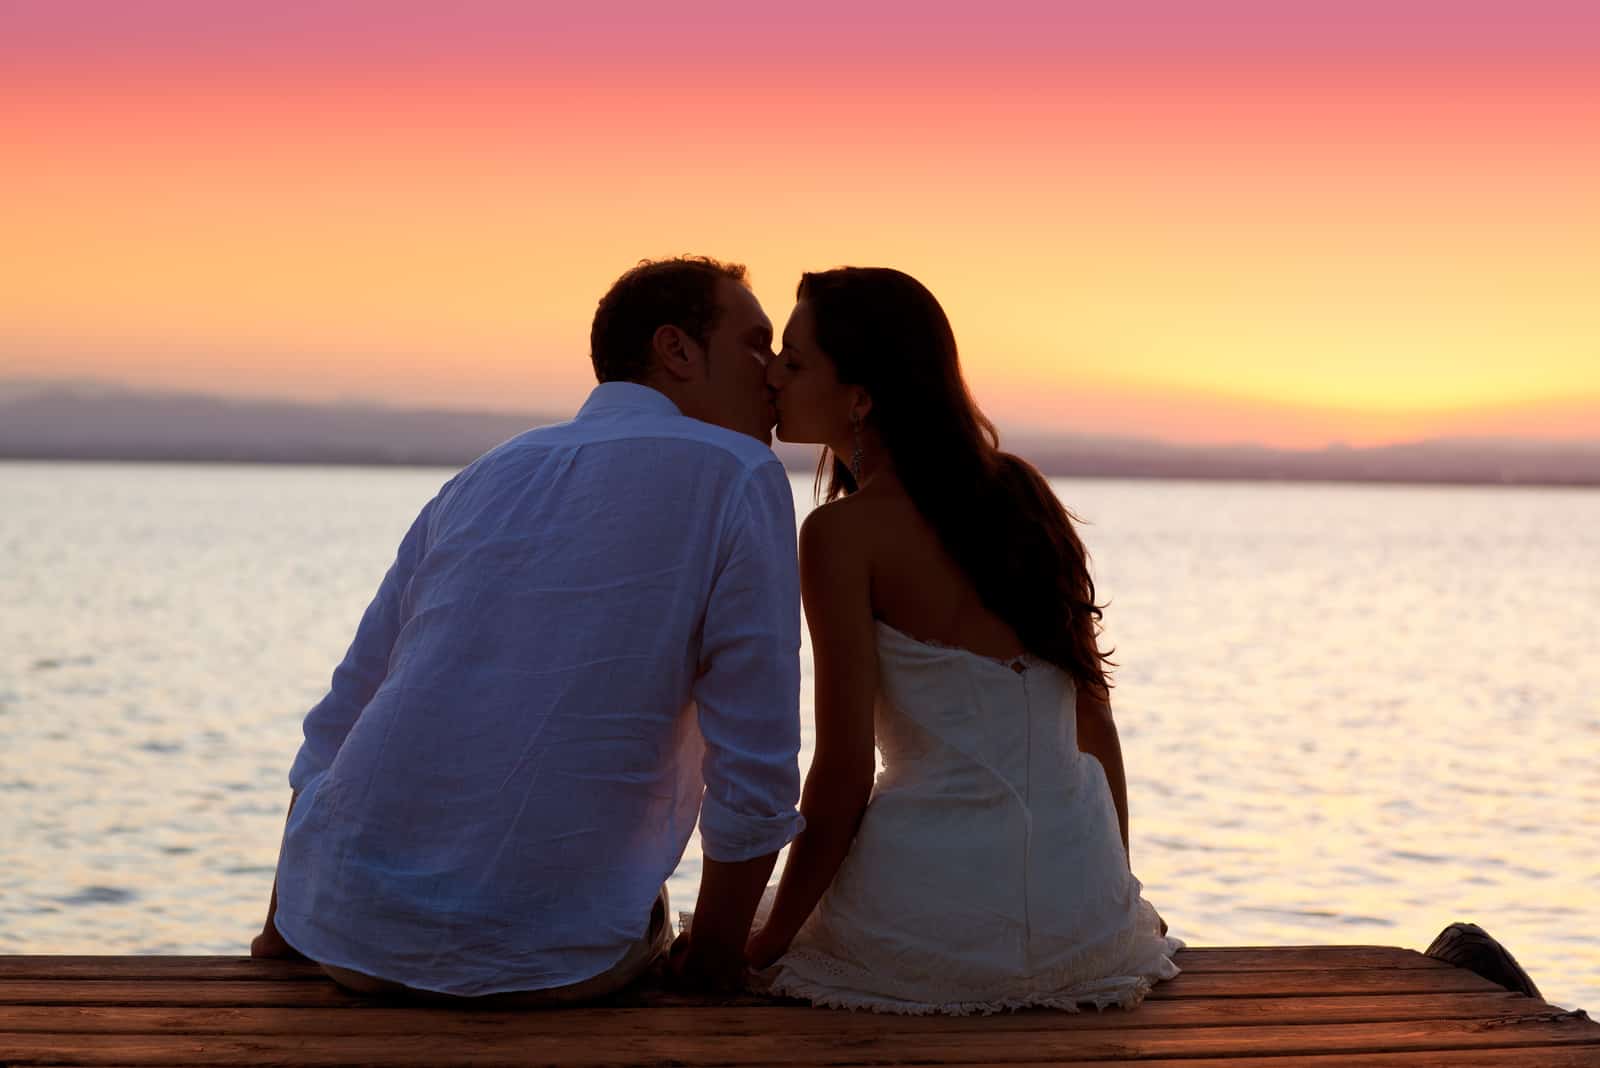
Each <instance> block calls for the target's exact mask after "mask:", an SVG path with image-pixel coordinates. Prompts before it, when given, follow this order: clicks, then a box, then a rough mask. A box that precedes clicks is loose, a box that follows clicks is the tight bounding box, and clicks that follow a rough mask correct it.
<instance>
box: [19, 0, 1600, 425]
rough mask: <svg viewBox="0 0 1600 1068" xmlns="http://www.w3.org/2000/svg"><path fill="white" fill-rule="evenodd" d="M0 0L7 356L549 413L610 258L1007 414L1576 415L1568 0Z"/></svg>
mask: <svg viewBox="0 0 1600 1068" xmlns="http://www.w3.org/2000/svg"><path fill="white" fill-rule="evenodd" d="M568 6H569V7H570V8H571V10H564V11H560V12H555V13H551V12H550V11H548V10H547V9H546V5H530V4H513V3H465V4H455V5H448V6H446V5H439V4H432V3H430V4H421V3H385V4H378V3H344V4H339V5H329V6H328V7H327V8H325V9H322V8H312V7H310V6H305V5H266V4H255V3H238V4H226V5H218V4H211V3H204V4H203V3H140V4H126V3H109V2H108V3H73V2H60V3H43V2H33V3H22V4H18V3H12V4H10V5H8V6H6V7H5V8H4V9H3V10H0V66H3V67H4V68H5V69H6V70H7V75H6V76H7V79H8V91H7V99H8V107H7V108H6V109H5V110H4V111H0V147H3V148H4V150H5V153H6V155H7V157H8V163H7V165H6V166H5V167H4V168H0V229H4V231H5V232H6V233H7V234H8V238H9V243H10V245H11V247H12V251H13V255H11V256H10V257H7V258H5V260H4V261H3V262H0V291H4V292H6V293H7V294H8V298H9V299H8V300H7V301H6V302H4V303H0V377H7V376H10V377H52V376H55V377H88V378H103V379H116V380H119V381H123V382H127V383H129V384H133V385H143V386H153V387H162V388H167V387H180V388H190V389H200V390H208V391H217V392H228V393H238V394H273V395H288V396H295V397H305V398H313V399H316V398H324V399H325V398H332V397H348V396H362V397H369V398H373V399H379V400H384V401H390V402H395V403H407V404H411V403H436V404H445V405H451V406H476V405H483V404H492V405H494V406H496V407H528V408H541V409H546V410H548V409H550V408H556V409H561V408H565V407H570V406H572V405H575V404H576V403H577V402H578V401H579V400H581V397H582V395H583V392H584V391H585V390H586V388H587V385H588V380H587V378H586V376H587V361H586V360H585V359H584V352H585V349H584V344H585V339H586V336H587V328H588V316H589V314H590V312H591V310H592V308H593V304H594V301H595V299H596V298H597V297H598V295H599V293H600V292H601V291H602V290H603V289H604V287H605V286H606V284H607V283H608V282H609V281H610V279H612V278H613V277H615V275H616V274H618V273H619V272H620V271H621V270H622V269H624V268H625V267H627V266H628V265H629V264H631V263H632V262H633V261H635V260H636V259H638V258H639V257H641V256H650V255H665V254H672V253H676V252H681V251H704V252H709V253H712V254H715V255H719V256H724V257H728V258H733V259H738V260H742V261H744V262H747V263H748V264H750V266H751V268H752V272H753V275H754V280H755V286H756V290H757V294H758V296H760V297H761V299H762V300H763V302H764V303H765V304H766V305H767V307H768V310H769V312H770V313H771V314H772V315H773V316H774V318H775V319H777V320H779V322H780V323H781V320H782V318H783V316H784V315H785V314H786V313H787V310H788V305H789V300H790V296H791V294H792V287H793V282H794V279H795V277H796V276H797V275H798V274H799V272H800V271H802V270H809V269H816V268H819V267H826V266H831V265H833V264H836V263H841V262H854V263H885V264H889V265H892V266H898V267H901V268H903V269H906V270H908V271H911V272H912V273H913V274H916V275H918V276H919V277H920V278H922V279H923V280H924V281H926V282H927V283H928V284H929V285H930V287H931V288H932V289H933V290H934V292H935V293H936V294H938V295H939V296H940V298H941V299H942V300H943V301H944V303H945V304H946V307H947V309H948V310H949V311H950V313H951V316H952V320H953V321H954V322H955V325H956V327H957V332H958V337H959V338H960V339H961V341H962V345H963V352H964V356H965V359H966V361H967V369H968V375H969V378H970V379H971V380H972V382H973V384H974V388H975V389H976V391H977V393H978V396H979V399H980V401H981V402H983V403H984V404H985V405H987V406H988V407H989V408H990V409H991V410H992V413H993V414H994V415H995V416H996V417H997V418H998V419H1000V420H1001V422H1003V423H1006V422H1010V423H1014V424H1028V425H1039V426H1049V427H1055V428H1059V429H1063V430H1089V431H1093V432H1125V433H1132V434H1150V435H1157V436H1165V437H1174V438H1177V439H1180V440H1194V441H1216V440H1259V441H1263V442H1268V443H1273V444H1299V445H1316V444H1321V443H1326V442H1328V441H1336V440H1342V441H1351V442H1357V443H1362V442H1379V441H1390V440H1400V439H1404V438H1408V437H1412V436H1416V435H1419V434H1433V433H1470V434H1479V433H1496V434H1500V433H1510V434H1520V435H1535V436H1561V437H1570V436H1600V432H1591V431H1590V428H1593V427H1600V369H1597V365H1600V308H1597V306H1596V305H1597V302H1596V301H1595V300H1594V299H1593V294H1594V293H1595V292H1597V291H1600V197H1596V196H1595V194H1594V190H1595V189H1597V188H1600V6H1596V5H1594V4H1580V3H1551V2H1527V3H1518V4H1511V3H1495V4H1490V3H1468V2H1459V3H1382V4H1380V3H1373V2H1366V0H1362V2H1351V3H1344V4H1338V5H1334V4H1315V5H1311V4H1284V3H1261V2H1237V0H1234V2H1227V0H1224V2H1215V3H1207V4H1203V5H1202V4H1191V3H1150V2H1131V3H1119V4H1116V5H1105V4H1095V5H1089V4H1073V3H1067V4H1044V3H1033V4H1028V3H1005V2H1001V3H991V4H985V5H983V6H982V8H981V17H976V16H975V15H974V9H973V8H972V6H971V5H939V4H934V5H928V4H905V3H901V4H869V3H853V4H843V3H820V4H811V5H805V6H793V5H788V6H784V7H783V8H782V9H780V10H778V11H777V12H776V13H773V11H772V10H771V9H769V8H765V7H758V6H755V5H734V4H699V5H694V4H691V5H687V6H681V5H680V6H674V7H672V8H671V9H670V10H669V9H666V8H663V7H661V6H659V5H653V4H651V5H646V4H632V5H610V6H606V7H604V8H589V7H583V8H581V10H580V9H579V6H578V5H568Z"/></svg>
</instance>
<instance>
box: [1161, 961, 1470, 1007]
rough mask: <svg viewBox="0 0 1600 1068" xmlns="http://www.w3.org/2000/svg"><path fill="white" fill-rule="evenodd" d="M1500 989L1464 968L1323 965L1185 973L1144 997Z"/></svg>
mask: <svg viewBox="0 0 1600 1068" xmlns="http://www.w3.org/2000/svg"><path fill="white" fill-rule="evenodd" d="M1500 989H1501V988H1500V987H1498V986H1496V985H1495V984H1494V983H1491V982H1489V980H1487V979H1484V978H1483V977H1481V976H1478V975H1474V974H1473V973H1472V972H1469V971H1467V970H1465V969H1464V968H1448V969H1444V970H1434V969H1431V968H1430V969H1421V968H1417V969H1407V968H1397V969H1394V970H1393V971H1376V970H1373V969H1367V968H1329V969H1325V970H1321V971H1314V970H1306V971H1286V972H1209V973H1208V972H1198V973H1193V972H1185V973H1184V974H1183V975H1180V976H1178V977H1177V978H1176V979H1169V980H1167V981H1166V982H1164V983H1157V984H1156V986H1155V989H1153V990H1151V991H1150V998H1151V999H1153V1000H1157V1001H1162V1000H1167V999H1171V998H1194V997H1205V998H1227V997H1246V998H1259V997H1290V996H1294V995H1309V996H1325V995H1331V994H1470V993H1474V992H1481V993H1493V992H1496V991H1499V990H1500Z"/></svg>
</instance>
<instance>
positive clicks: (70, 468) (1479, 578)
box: [0, 464, 1600, 1010]
mask: <svg viewBox="0 0 1600 1068" xmlns="http://www.w3.org/2000/svg"><path fill="white" fill-rule="evenodd" d="M448 474H449V472H446V471H441V470H436V469H405V470H383V469H376V470H375V469H351V468H273V467H248V466H159V465H152V466H142V465H141V466H131V465H129V466H122V465H92V464H77V465H74V464H62V465H29V464H0V739H3V748H0V843H3V849H0V952H36V953H57V952H151V953H238V952H243V951H244V949H245V947H246V945H247V943H248V940H249V938H250V937H251V935H252V934H254V933H255V931H256V930H258V929H259V926H260V922H261V916H262V910H263V908H264V906H265V903H266V897H267V892H268V889H269V887H270V884H271V879H272V870H273V863H274V860H275V857H276V851H277V843H278V837H279V834H280V833H281V831H282V821H283V811H284V806H285V805H286V804H287V802H288V788H287V785H286V783H285V778H284V777H285V774H286V771H287V768H288V765H289V761H290V759H291V757H292V756H293V753H294V750H295V747H296V745H297V742H298V737H299V721H300V717H301V715H302V714H303V713H304V711H305V710H306V709H307V708H308V707H309V706H310V705H311V704H312V703H313V702H315V701H316V700H317V699H318V698H319V697H320V696H321V694H322V692H323V688H324V686H325V685H326V682H327V678H328V675H329V673H330V671H331V669H332V667H333V665H334V663H335V662H336V661H337V659H338V658H339V656H340V655H341V654H342V653H343V651H344V648H345V646H346V644H347V643H348V641H349V638H350V636H351V634H352V632H353V630H354V627H355V624H356V621H357V620H358V618H359V617H360V615H361V612H362V609H363V608H364V607H365V605H366V601H367V599H368V598H369V597H370V596H371V594H372V591H373V590H374V589H375V588H376V585H377V583H378V580H379V579H380V578H381V576H382V574H383V572H384V570H385V569H386V568H387V566H388V563H389V560H390V558H391V556H392V554H393V551H394V547H395V545H396V543H397V542H398V539H399V537H400V535H401V534H402V533H403V531H404V530H405V528H406V526H407V525H408V524H409V522H410V520H411V518H412V516H413V515H414V513H415V512H416V510H417V509H418V508H419V507H420V506H421V504H422V503H423V502H424V501H425V500H426V499H427V498H428V497H429V496H430V495H431V494H432V493H433V492H434V490H435V489H437V487H438V486H439V484H440V483H441V482H442V481H443V480H444V479H445V478H446V477H447V476H448ZM1055 485H1056V489H1057V491H1058V492H1059V493H1060V494H1061V496H1062V498H1063V499H1064V500H1066V501H1067V502H1068V503H1069V504H1070V505H1071V506H1072V507H1073V508H1075V509H1076V510H1077V511H1078V512H1079V514H1080V515H1081V516H1082V517H1083V518H1084V519H1085V520H1086V521H1087V522H1088V525H1087V526H1086V527H1085V530H1084V533H1085V537H1086V540H1087V541H1088V543H1089V544H1090V546H1091V548H1092V550H1093V551H1094V553H1095V562H1096V573H1097V576H1098V579H1099V582H1100V588H1101V591H1102V594H1103V595H1104V596H1105V597H1108V598H1109V599H1110V600H1111V602H1112V604H1111V608H1110V610H1109V612H1108V616H1107V623H1108V630H1109V633H1110V637H1111V641H1112V642H1113V643H1114V644H1115V645H1116V646H1117V657H1116V658H1117V660H1118V661H1119V662H1120V663H1121V664H1122V665H1123V667H1122V669H1121V672H1120V674H1119V680H1120V685H1119V687H1118V689H1117V691H1116V706H1117V710H1118V721H1119V723H1120V724H1121V727H1122V732H1123V744H1124V748H1125V751H1126V755H1127V761H1128V768H1129V779H1130V784H1131V786H1130V789H1131V797H1132V806H1133V856H1134V865H1135V868H1136V870H1137V871H1138V873H1139V875H1140V877H1141V878H1142V879H1143V880H1144V881H1145V884H1146V887H1147V893H1148V896H1149V897H1150V898H1151V900H1152V901H1154V902H1155V903H1156V905H1157V907H1158V908H1159V909H1160V910H1161V911H1162V913H1163V914H1164V915H1165V916H1166V917H1167V918H1168V920H1169V921H1170V922H1171V923H1172V926H1173V929H1174V933H1176V934H1179V935H1181V936H1182V937H1184V938H1186V939H1188V940H1189V941H1190V942H1191V943H1196V944H1264V943H1266V944H1270V943H1334V942H1342V943H1350V942H1360V943H1382V944H1393V945H1403V946H1412V947H1416V948H1423V947H1425V946H1426V945H1427V943H1428V942H1429V941H1430V940H1431V939H1432V937H1433V936H1434V935H1435V934H1436V933H1438V931H1439V930H1440V929H1441V928H1442V927H1443V926H1444V925H1445V924H1447V923H1449V922H1451V921H1453V920H1457V919H1466V920H1472V921H1475V922H1477V923H1480V924H1482V925H1483V926H1484V927H1486V928H1487V929H1488V930H1489V931H1490V932H1491V933H1493V934H1494V935H1495V936H1496V937H1498V938H1499V939H1500V940H1501V941H1503V942H1504V943H1505V944H1506V945H1507V946H1509V947H1510V948H1511V950H1512V951H1513V952H1514V953H1516V954H1517V956H1518V957H1519V958H1520V959H1521V961H1522V963H1523V964H1524V966H1525V967H1526V968H1527V969H1528V971H1529V972H1530V973H1531V974H1532V975H1533V977H1534V979H1535V980H1536V981H1537V982H1538V983H1539V984H1540V985H1541V987H1542V988H1543V990H1544V993H1545V995H1546V996H1547V997H1548V998H1550V999H1551V1000H1553V1001H1555V1002H1557V1003H1559V1004H1563V1005H1567V1006H1569V1007H1570V1006H1575V1005H1582V1006H1585V1007H1587V1008H1589V1009H1591V1010H1593V1009H1597V1008H1600V622H1597V621H1600V492H1584V491H1572V492H1567V491H1547V490H1504V489H1476V488H1474V489H1430V488H1376V487H1353V486H1314V487H1313V486H1292V485H1260V484H1228V483H1223V484H1207V483H1185V482H1146V481H1127V482H1118V481H1095V480H1082V481H1078V480H1063V481H1058V482H1056V483H1055ZM795 492H796V501H797V504H798V505H799V506H800V507H801V510H802V511H803V510H804V508H805V507H806V504H807V502H808V501H809V480H799V479H797V480H796V482H795ZM808 661H809V654H808ZM809 707H810V692H809V683H808V687H807V692H806V694H805V696H804V701H803V711H805V712H806V714H807V716H808V717H809ZM697 871H698V860H697V857H696V854H695V847H693V846H691V851H690V854H689V856H688V857H687V858H686V860H685V863H684V865H683V867H682V868H681V869H680V870H679V872H678V873H677V875H675V876H674V879H673V882H672V884H671V887H672V891H673V894H674V897H675V902H676V903H678V904H681V905H682V906H683V907H689V905H690V904H691V902H692V899H693V896H694V892H695V886H696V882H697Z"/></svg>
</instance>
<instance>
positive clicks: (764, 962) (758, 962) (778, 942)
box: [744, 924, 793, 971]
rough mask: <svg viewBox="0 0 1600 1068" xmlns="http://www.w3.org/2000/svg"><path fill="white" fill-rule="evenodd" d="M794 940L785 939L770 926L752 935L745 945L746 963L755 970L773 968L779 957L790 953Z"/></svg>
mask: <svg viewBox="0 0 1600 1068" xmlns="http://www.w3.org/2000/svg"><path fill="white" fill-rule="evenodd" d="M792 941H793V939H792V938H784V937H783V936H782V935H780V934H779V933H778V932H777V931H774V930H773V929H772V926H771V925H770V924H769V925H767V926H765V927H762V928H761V929H760V930H758V931H755V932H754V933H752V934H751V935H750V941H748V942H746V943H745V945H744V962H745V963H746V964H747V965H749V966H750V967H751V968H752V969H753V970H755V971H760V970H761V969H762V968H768V967H771V966H772V965H773V964H774V963H775V962H776V961H777V959H778V958H779V957H781V956H783V955H784V954H785V953H787V952H789V943H790V942H792Z"/></svg>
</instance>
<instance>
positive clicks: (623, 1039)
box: [0, 1016, 1600, 1068]
mask: <svg viewBox="0 0 1600 1068" xmlns="http://www.w3.org/2000/svg"><path fill="white" fill-rule="evenodd" d="M1560 1045H1571V1046H1579V1047H1581V1048H1582V1049H1583V1050H1584V1051H1585V1052H1586V1053H1588V1054H1589V1055H1590V1056H1591V1057H1592V1058H1594V1059H1596V1060H1600V1025H1595V1024H1593V1023H1589V1022H1587V1021H1584V1020H1578V1019H1574V1018H1572V1017H1570V1016H1569V1017H1566V1018H1564V1019H1550V1020H1548V1021H1541V1022H1530V1021H1518V1022H1515V1023H1513V1024H1508V1025H1505V1026H1495V1025H1493V1024H1492V1023H1491V1022H1488V1021H1480V1020H1474V1021H1456V1020H1440V1021H1429V1022H1425V1023H1415V1022H1408V1023H1383V1024H1340V1025H1307V1026H1302V1027H1272V1026H1264V1027H1217V1028H1199V1029H1184V1030H1181V1031H1175V1032H1162V1031H1151V1030H1137V1031H1134V1030H1130V1031H1120V1032H1113V1031H1085V1032H1077V1033H1071V1032H1053V1031H1024V1032H1012V1033H1008V1034H1007V1035H1006V1036H1005V1038H1004V1041H1003V1042H997V1041H996V1038H995V1036H994V1035H992V1034H985V1033H982V1032H967V1033H956V1034H947V1035H940V1036H936V1037H920V1036H909V1035H905V1034H887V1035H877V1034H850V1035H826V1036H824V1035H815V1036H807V1037H806V1038H805V1039H804V1040H802V1041H797V1040H796V1039H795V1038H794V1037H793V1036H790V1035H786V1034H772V1033H768V1034H761V1035H732V1036H730V1035H714V1034H712V1035H701V1036H679V1035H641V1034H636V1033H635V1034H622V1035H588V1036H581V1037H579V1036H542V1035H516V1036H485V1035H466V1034H448V1035H441V1034H437V1033H423V1034H390V1035H381V1036H379V1035H342V1036H333V1035H226V1036H222V1035H219V1036H193V1035H125V1034H110V1035H98V1034H97V1035H71V1036H61V1035H40V1034H3V1035H0V1062H5V1063H9V1064H16V1065H24V1064H38V1063H52V1064H78V1065H112V1064H117V1065H149V1064H216V1065H234V1064H254V1063H261V1062H263V1061H267V1062H290V1063H294V1064H297V1065H304V1066H306V1068H318V1066H336V1065H368V1064H372V1065H379V1064H381V1065H392V1066H395V1068H409V1066H413V1065H415V1066H427V1065H435V1066H448V1065H458V1064H459V1065H499V1064H506V1065H510V1064H526V1063H530V1062H531V1063H554V1064H563V1065H573V1066H588V1068H599V1066H603V1065H633V1064H663V1063H680V1064H681V1063H691V1064H726V1065H739V1064H853V1063H862V1062H866V1063H872V1064H973V1063H996V1062H1001V1063H1004V1062H1010V1063H1016V1062H1053V1063H1077V1062H1083V1061H1090V1062H1093V1061H1110V1062H1116V1061H1127V1060H1144V1059H1155V1058H1173V1057H1178V1058H1207V1057H1210V1058H1223V1057H1234V1058H1242V1057H1267V1056H1270V1057H1279V1058H1281V1057H1288V1056H1294V1057H1302V1056H1314V1055H1319V1054H1320V1055H1326V1054H1333V1053H1342V1054H1359V1053H1397V1052H1407V1051H1418V1052H1429V1051H1441V1050H1450V1051H1460V1050H1473V1049H1478V1050H1486V1049H1488V1050H1497V1051H1502V1052H1507V1051H1515V1050H1516V1049H1517V1048H1518V1047H1526V1046H1560ZM1278 1063H1279V1064H1280V1065H1281V1064H1283V1063H1284V1062H1282V1061H1281V1060H1280V1061H1279V1062H1278ZM1346 1063H1349V1058H1348V1057H1347V1058H1346ZM1448 1063H1459V1060H1454V1061H1450V1062H1448ZM1500 1063H1501V1064H1502V1065H1508V1066H1509V1065H1514V1064H1515V1060H1514V1058H1513V1056H1512V1055H1511V1053H1509V1052H1507V1055H1506V1056H1504V1057H1502V1059H1501V1061H1500Z"/></svg>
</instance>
